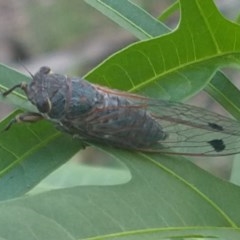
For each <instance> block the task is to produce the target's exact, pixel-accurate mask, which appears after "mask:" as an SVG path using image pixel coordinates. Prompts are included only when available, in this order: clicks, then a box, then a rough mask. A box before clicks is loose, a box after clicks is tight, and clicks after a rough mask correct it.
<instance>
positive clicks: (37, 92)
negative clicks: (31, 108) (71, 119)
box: [25, 67, 66, 114]
mask: <svg viewBox="0 0 240 240" xmlns="http://www.w3.org/2000/svg"><path fill="white" fill-rule="evenodd" d="M65 82H66V77H65V76H63V75H59V74H55V73H52V72H51V69H50V68H49V67H41V68H40V70H39V71H38V72H37V73H36V74H35V75H33V76H32V81H31V82H30V83H29V84H28V85H27V87H26V89H25V92H26V95H27V97H28V99H29V100H30V101H31V102H32V103H33V104H34V105H35V106H36V107H37V108H38V110H39V111H40V112H41V113H45V114H51V112H55V110H56V104H57V103H58V102H61V101H64V97H63V95H64V94H61V93H62V92H64V91H65V89H64V88H65V86H66V84H64V83H65ZM60 106H64V104H61V105H60ZM54 108H55V109H54ZM60 108H61V107H60ZM61 110H62V109H57V111H58V112H59V113H60V112H61Z"/></svg>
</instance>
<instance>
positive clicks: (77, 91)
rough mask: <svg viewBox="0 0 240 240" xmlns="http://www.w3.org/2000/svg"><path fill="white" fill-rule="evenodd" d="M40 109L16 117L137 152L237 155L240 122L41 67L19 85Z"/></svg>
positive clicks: (78, 136)
mask: <svg viewBox="0 0 240 240" xmlns="http://www.w3.org/2000/svg"><path fill="white" fill-rule="evenodd" d="M16 88H21V89H23V90H24V92H25V93H26V96H27V97H28V99H29V100H30V101H31V102H32V104H34V105H35V106H36V107H37V109H38V111H39V112H36V113H24V114H22V115H20V116H19V117H18V118H16V119H14V120H13V121H12V122H11V123H10V124H9V125H8V126H7V128H6V129H9V127H10V126H11V125H12V123H14V122H17V121H28V122H35V121H38V120H40V119H47V120H49V121H52V122H53V123H54V124H55V125H56V127H57V128H58V129H60V130H61V131H64V132H67V133H69V134H71V135H73V136H75V137H77V138H80V139H82V140H86V141H88V142H91V141H92V142H100V143H106V144H108V145H112V146H115V147H119V148H127V149H134V150H138V151H148V152H163V153H171V154H183V155H195V156H202V155H207V156H219V155H229V154H235V153H238V152H239V151H240V150H239V142H240V141H239V137H240V131H239V129H240V124H239V122H237V121H234V120H232V119H229V118H226V117H223V116H220V115H218V114H215V113H211V112H208V111H206V110H204V109H201V108H197V107H193V106H190V105H185V104H182V103H176V102H167V101H162V100H158V99H151V98H146V97H142V96H139V95H134V94H129V93H127V92H121V91H117V90H112V89H109V88H104V87H101V86H98V85H94V84H91V83H89V82H87V81H86V80H83V79H81V78H76V77H75V78H71V77H67V76H64V75H61V74H56V73H51V72H50V68H48V67H42V68H40V70H39V71H38V72H37V73H36V74H35V75H33V76H32V80H31V81H30V83H29V84H26V83H22V84H18V85H16V86H14V87H12V88H11V89H9V90H8V91H6V92H5V93H4V96H6V95H8V94H9V93H10V92H12V91H13V90H14V89H16Z"/></svg>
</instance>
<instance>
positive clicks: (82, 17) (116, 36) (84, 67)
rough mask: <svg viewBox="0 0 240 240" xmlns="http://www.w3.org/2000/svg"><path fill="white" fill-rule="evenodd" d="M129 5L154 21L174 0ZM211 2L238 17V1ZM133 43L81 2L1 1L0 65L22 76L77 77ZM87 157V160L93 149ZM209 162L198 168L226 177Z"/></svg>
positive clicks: (221, 165)
mask: <svg viewBox="0 0 240 240" xmlns="http://www.w3.org/2000/svg"><path fill="white" fill-rule="evenodd" d="M132 2H135V3H136V4H138V5H140V6H141V7H143V8H144V9H145V10H146V11H148V12H149V13H151V14H152V15H153V16H155V17H158V16H159V15H160V14H161V12H162V11H163V10H164V9H166V8H167V6H169V5H170V4H172V3H173V2H174V1H171V0H161V1H159V0H134V1H132ZM215 2H216V4H217V5H218V7H219V9H220V10H221V12H222V13H223V14H224V15H225V16H226V17H227V18H229V19H236V18H237V17H238V14H239V9H240V1H239V0H215ZM178 19H179V17H178V15H177V14H175V15H174V16H173V17H171V18H170V19H168V21H167V22H166V24H167V25H168V26H170V27H172V28H173V27H175V26H176V25H177V22H178ZM134 41H137V39H136V38H135V37H134V36H133V35H131V34H130V33H129V32H127V31H126V30H124V29H123V28H121V27H119V26H118V25H117V24H116V23H115V22H112V21H111V20H109V19H108V18H107V17H105V16H104V15H102V14H101V13H100V12H98V11H97V10H96V9H94V8H92V7H91V6H90V5H88V4H86V3H85V2H84V1H79V0H71V1H65V0H35V1H32V0H8V1H6V0H0V62H1V63H2V64H5V65H8V66H10V67H13V68H16V69H18V70H19V71H21V72H25V73H26V70H24V68H23V66H25V67H26V68H27V69H28V70H29V71H30V72H32V73H35V72H36V71H37V70H38V69H39V68H40V67H41V66H43V65H46V66H49V67H51V69H52V70H53V71H54V72H58V73H64V74H69V75H79V76H82V75H84V74H85V73H87V72H88V71H89V70H91V69H92V68H93V67H95V66H96V65H97V64H98V63H100V62H101V61H102V60H103V59H105V58H106V57H107V56H109V55H111V53H113V52H116V51H117V50H119V49H122V48H123V47H124V46H127V45H128V44H130V43H131V42H134ZM26 74H27V73H26ZM233 76H234V73H233ZM195 101H196V103H197V104H196V105H199V102H201V104H200V105H201V106H202V107H205V108H206V106H207V108H209V107H213V108H215V105H212V104H213V103H212V101H211V100H210V99H209V98H208V97H207V96H205V95H204V94H203V95H202V94H201V95H199V96H196V98H195ZM191 103H192V101H191ZM10 110H11V109H10V106H6V105H3V104H1V105H0V118H2V117H4V116H6V114H7V113H8V112H9V111H10ZM215 111H217V112H221V111H222V109H220V108H217V109H216V110H215ZM87 156H88V157H89V158H92V151H90V152H88V153H87ZM212 161H213V165H214V167H212V165H211V164H209V162H207V164H203V163H202V161H201V162H200V163H199V164H200V165H204V167H205V168H206V169H207V170H209V171H212V172H213V173H214V174H215V175H218V176H221V177H224V178H227V177H228V174H229V170H230V169H231V166H229V165H226V161H220V160H219V159H217V160H214V159H213V160H212ZM216 161H217V166H215V163H214V162H216ZM227 164H228V163H227ZM205 165H207V166H205Z"/></svg>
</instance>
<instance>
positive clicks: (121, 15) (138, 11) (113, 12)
mask: <svg viewBox="0 0 240 240" xmlns="http://www.w3.org/2000/svg"><path fill="white" fill-rule="evenodd" d="M85 2H87V3H88V4H90V5H91V6H93V7H95V8H96V9H98V10H99V11H101V12H102V13H103V14H105V15H106V16H108V17H109V18H111V19H112V20H113V21H115V22H116V23H117V24H119V25H120V26H122V27H123V28H125V29H126V30H128V31H129V32H131V33H133V34H134V35H135V36H136V37H138V38H139V39H148V38H151V37H153V36H158V35H160V34H164V33H167V32H169V31H170V29H169V28H168V27H167V26H165V25H164V24H163V23H161V22H159V21H158V20H157V19H155V18H154V17H153V16H151V15H150V14H148V13H147V12H146V11H144V10H143V9H142V8H140V7H138V6H137V5H135V4H133V3H132V2H130V1H128V0H121V1H114V0H102V1H101V0H100V1H99V0H85ZM133 10H134V11H133Z"/></svg>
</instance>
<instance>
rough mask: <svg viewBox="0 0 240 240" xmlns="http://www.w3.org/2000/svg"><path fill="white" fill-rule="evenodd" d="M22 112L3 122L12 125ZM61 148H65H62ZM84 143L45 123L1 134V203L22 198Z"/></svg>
mask: <svg viewBox="0 0 240 240" xmlns="http://www.w3.org/2000/svg"><path fill="white" fill-rule="evenodd" d="M16 114H19V111H17V112H14V113H13V114H11V115H10V116H9V117H7V118H6V119H4V121H2V122H1V123H0V129H4V127H5V126H6V125H7V124H8V122H9V121H10V119H12V118H13V117H14V116H15V115H16ZM58 146H61V148H59V147H58ZM80 146H81V145H80V143H79V142H78V141H74V140H73V139H72V138H71V137H70V136H66V135H63V134H61V133H60V132H58V131H56V130H55V129H54V128H53V126H52V125H51V124H50V123H48V122H46V121H42V122H39V123H36V124H19V125H15V126H13V127H12V129H10V130H9V131H6V132H1V134H0V156H1V158H0V160H1V161H0V179H1V181H0V200H5V199H9V198H13V197H17V196H21V195H23V194H24V193H26V192H27V191H29V190H30V189H31V188H32V187H33V186H35V185H36V184H37V183H39V181H40V180H41V179H43V178H44V177H46V176H47V175H49V174H50V173H51V172H52V171H53V170H55V169H56V168H57V167H59V166H60V165H62V164H63V163H65V162H66V160H68V159H70V158H71V157H72V156H73V154H75V153H76V152H77V151H79V150H80Z"/></svg>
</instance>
